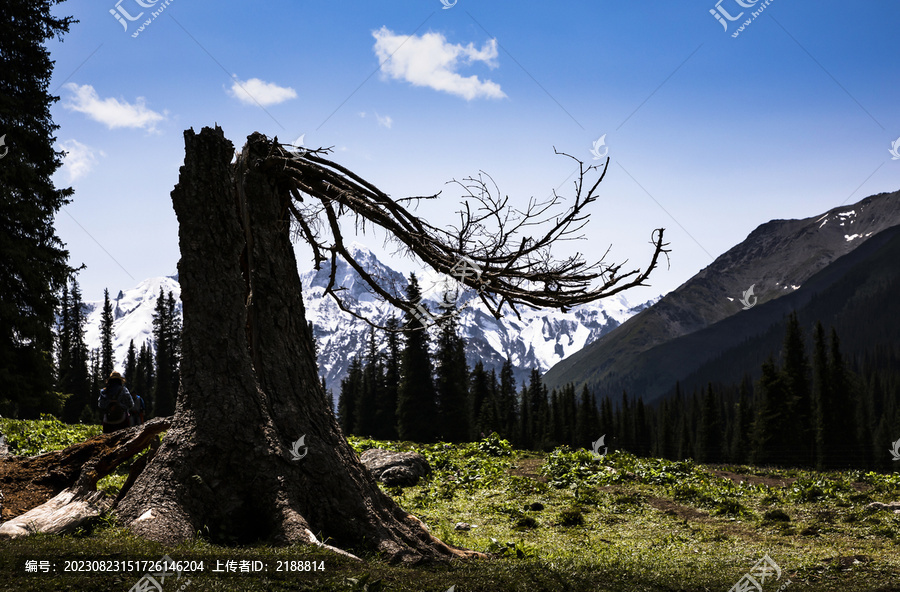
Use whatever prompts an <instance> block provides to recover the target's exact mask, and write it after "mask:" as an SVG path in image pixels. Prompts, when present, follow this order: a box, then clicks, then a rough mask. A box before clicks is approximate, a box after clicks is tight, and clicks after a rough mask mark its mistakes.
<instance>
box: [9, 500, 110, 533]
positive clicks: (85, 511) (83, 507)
mask: <svg viewBox="0 0 900 592" xmlns="http://www.w3.org/2000/svg"><path fill="white" fill-rule="evenodd" d="M112 504H113V500H112V499H111V498H109V497H107V496H106V495H105V494H104V493H103V492H102V491H96V490H95V491H87V492H78V491H76V490H75V489H74V488H69V489H64V490H63V491H62V492H60V493H59V495H57V496H55V497H53V498H51V499H50V500H49V501H47V502H45V503H43V504H41V505H40V506H38V507H36V508H32V509H31V510H29V511H27V512H25V513H24V514H22V515H21V516H17V517H15V518H13V519H12V520H9V521H7V522H4V523H3V524H0V539H15V538H19V537H22V536H27V535H29V534H34V533H36V532H46V533H49V534H59V533H62V532H67V531H70V530H74V529H75V528H78V527H79V526H80V525H81V524H83V523H84V522H85V521H86V520H88V519H90V518H93V517H95V516H99V515H100V514H102V513H103V512H105V511H106V510H108V509H109V508H110V507H112Z"/></svg>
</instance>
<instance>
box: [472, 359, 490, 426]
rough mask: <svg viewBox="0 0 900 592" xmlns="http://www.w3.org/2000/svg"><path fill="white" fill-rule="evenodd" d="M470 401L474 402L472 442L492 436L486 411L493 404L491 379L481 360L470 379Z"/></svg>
mask: <svg viewBox="0 0 900 592" xmlns="http://www.w3.org/2000/svg"><path fill="white" fill-rule="evenodd" d="M469 393H470V394H469V399H470V400H471V402H472V416H471V420H470V425H471V433H470V437H471V439H472V440H478V439H480V438H482V437H484V435H487V434H490V433H491V430H492V426H491V425H485V424H486V422H487V418H486V414H485V410H486V408H487V407H488V406H490V405H492V404H493V401H492V400H491V391H490V378H489V377H488V373H487V372H485V370H484V363H482V362H481V360H479V361H478V362H476V363H475V368H474V369H473V370H472V374H471V376H470V377H469Z"/></svg>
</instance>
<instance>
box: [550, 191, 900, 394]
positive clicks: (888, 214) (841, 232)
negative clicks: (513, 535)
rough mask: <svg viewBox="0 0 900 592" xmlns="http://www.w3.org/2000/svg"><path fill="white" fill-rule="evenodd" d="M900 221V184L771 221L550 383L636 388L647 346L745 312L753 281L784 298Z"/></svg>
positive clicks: (765, 293) (768, 294) (764, 295)
mask: <svg viewBox="0 0 900 592" xmlns="http://www.w3.org/2000/svg"><path fill="white" fill-rule="evenodd" d="M898 224H900V191H898V192H894V193H883V194H879V195H874V196H871V197H868V198H866V199H864V200H862V201H860V202H858V203H856V204H853V205H849V206H842V207H838V208H833V209H832V210H829V211H828V212H826V213H825V214H822V215H819V216H815V217H810V218H806V219H804V220H773V221H771V222H767V223H766V224H763V225H761V226H759V227H758V228H757V229H756V230H754V231H753V232H751V233H750V235H749V236H748V237H747V238H746V239H745V240H744V241H743V242H741V243H740V244H738V245H737V246H735V247H733V248H732V249H730V250H729V251H727V252H726V253H724V254H722V255H721V256H720V257H718V258H717V259H716V260H715V261H714V262H713V263H712V264H710V265H709V266H708V267H707V268H705V269H703V270H702V271H700V272H699V273H698V274H697V275H695V276H694V277H693V278H691V279H690V280H688V281H687V282H685V283H684V284H683V285H682V286H680V287H679V288H677V289H676V290H674V291H673V292H671V293H669V294H667V295H666V296H665V297H663V298H662V299H661V300H660V301H659V302H657V303H656V304H655V305H653V306H651V307H650V308H648V309H646V310H644V311H643V312H641V313H640V314H638V315H636V316H634V317H632V318H631V319H629V320H628V321H627V322H625V323H624V324H623V325H622V326H621V327H619V328H617V329H616V330H614V331H612V332H611V333H609V334H607V335H605V336H604V337H602V338H600V339H599V340H597V341H596V342H594V343H592V344H591V345H589V346H587V347H585V348H584V349H582V350H581V351H579V352H578V353H576V354H574V355H572V356H570V357H569V358H567V359H565V360H563V361H562V362H560V363H559V364H557V365H556V366H554V367H553V368H551V369H550V371H549V372H548V373H547V374H546V376H545V377H544V380H545V384H547V385H548V387H550V388H553V387H558V386H561V385H563V384H566V383H569V382H572V383H575V384H576V385H577V386H578V387H579V388H580V387H581V385H584V384H586V385H588V386H589V387H590V388H592V389H598V388H600V387H603V390H604V391H607V390H612V389H616V390H617V391H619V392H621V389H623V388H624V389H627V390H628V391H629V392H632V391H634V387H633V383H634V381H635V380H639V381H647V378H646V377H644V376H642V374H644V373H645V372H646V369H642V370H641V374H640V375H639V374H637V373H636V372H637V369H638V361H639V357H640V354H641V353H642V352H646V351H648V350H650V349H652V348H653V347H655V346H658V345H661V344H663V343H665V342H667V341H669V340H672V339H675V338H678V337H682V336H685V335H690V334H692V333H695V332H697V331H699V330H701V329H704V328H705V327H708V326H710V325H712V324H714V323H717V322H719V321H722V320H723V319H726V318H728V317H731V316H732V315H735V314H736V313H739V312H741V311H742V305H741V304H740V302H739V301H738V298H740V296H741V295H742V293H743V292H744V291H745V290H747V289H748V288H749V287H750V286H751V285H754V286H755V288H754V291H755V294H756V296H757V297H758V299H759V300H758V304H757V306H760V305H763V304H765V303H767V302H769V301H776V300H779V299H781V298H783V297H785V296H787V295H789V294H791V292H793V290H794V288H795V287H799V286H802V285H803V284H804V283H805V282H806V281H807V280H808V279H809V278H810V277H812V276H813V275H814V274H816V273H817V272H819V271H820V270H822V269H824V268H825V267H827V266H828V265H829V264H831V263H832V262H834V261H835V260H836V259H838V258H839V257H841V256H843V255H846V254H847V253H850V252H851V251H853V250H855V249H857V248H858V247H860V245H863V244H865V243H866V242H867V240H869V239H870V238H871V237H872V236H874V235H876V234H878V233H880V232H881V231H883V230H886V229H887V228H890V227H892V226H896V225H898ZM650 378H651V380H652V377H650ZM645 384H647V383H646V382H645ZM657 388H662V384H661V383H660V385H659V386H658V387H657Z"/></svg>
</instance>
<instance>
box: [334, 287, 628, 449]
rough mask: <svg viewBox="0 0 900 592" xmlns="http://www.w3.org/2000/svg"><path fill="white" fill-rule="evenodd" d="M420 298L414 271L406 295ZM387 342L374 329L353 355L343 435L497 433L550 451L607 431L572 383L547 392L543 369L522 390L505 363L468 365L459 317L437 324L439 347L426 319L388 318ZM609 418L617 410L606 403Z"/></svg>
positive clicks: (343, 401) (342, 409)
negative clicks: (489, 366) (358, 354)
mask: <svg viewBox="0 0 900 592" xmlns="http://www.w3.org/2000/svg"><path fill="white" fill-rule="evenodd" d="M406 297H407V299H409V301H410V302H418V301H419V300H420V298H421V292H420V288H419V284H418V280H417V279H416V277H415V275H413V276H412V277H411V278H410V282H409V285H408V288H407V293H406ZM388 328H389V329H391V331H388V332H387V333H386V335H385V337H384V339H385V342H384V344H383V347H379V344H378V343H377V341H376V335H375V332H374V331H370V332H369V335H368V339H367V343H366V353H365V355H364V356H362V357H356V358H354V359H353V360H352V361H351V363H350V367H349V370H348V373H347V376H346V377H345V378H344V379H343V380H342V381H341V388H340V396H339V398H338V419H339V422H340V424H341V428H342V429H343V431H344V433H348V434H357V435H363V436H370V437H373V438H380V439H401V440H412V441H416V442H436V441H445V442H463V441H469V440H473V439H477V438H480V437H481V436H482V435H487V434H490V433H492V432H496V433H498V434H499V435H500V436H502V437H504V438H507V439H509V440H511V441H512V442H514V443H515V444H516V445H517V446H519V447H520V448H531V449H549V448H553V447H554V446H557V445H560V444H568V445H571V446H578V447H589V446H590V443H591V441H593V440H596V439H597V438H598V437H599V436H600V435H601V433H600V432H599V429H600V423H601V421H600V417H601V412H599V411H598V407H597V402H596V401H595V400H594V398H593V397H592V396H591V395H590V394H589V393H588V391H587V389H584V390H583V391H582V392H581V394H580V395H576V392H575V389H574V387H567V388H564V389H562V390H561V391H560V392H557V391H553V393H548V392H547V389H546V387H545V386H544V385H543V384H542V382H541V375H540V372H539V371H538V370H532V372H531V376H530V380H529V382H528V384H525V383H523V384H522V385H521V387H519V388H518V389H517V385H516V383H515V379H514V378H513V366H512V362H511V361H510V360H508V359H507V360H506V362H505V363H504V365H503V367H502V368H501V370H500V375H499V376H498V375H497V372H496V371H494V370H491V371H490V372H488V371H486V370H485V368H484V365H483V364H482V363H481V362H478V363H477V364H476V365H475V367H474V368H473V369H470V368H469V366H468V364H467V363H466V357H465V345H466V344H465V340H464V339H463V338H462V337H461V336H460V334H459V326H458V325H457V322H456V318H455V317H453V316H450V317H448V318H446V319H444V320H443V321H442V322H441V324H440V325H439V326H438V327H437V336H436V339H435V343H434V347H433V352H432V345H431V343H430V339H431V337H430V335H429V332H428V331H426V330H424V325H423V324H422V321H421V319H419V318H416V317H415V316H412V315H406V316H405V318H404V325H403V330H402V331H399V329H400V323H399V321H398V320H397V319H391V320H390V321H389V325H388ZM605 412H606V413H607V414H608V415H607V419H609V418H611V407H610V406H609V405H607V407H606V411H605Z"/></svg>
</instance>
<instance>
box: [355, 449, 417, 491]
mask: <svg viewBox="0 0 900 592" xmlns="http://www.w3.org/2000/svg"><path fill="white" fill-rule="evenodd" d="M359 460H361V461H362V463H363V464H364V465H365V466H366V468H367V469H369V471H370V472H371V473H372V476H373V477H375V478H376V479H377V480H379V481H381V482H382V483H384V484H385V485H388V486H391V487H394V486H399V487H412V486H413V485H415V484H416V483H418V482H419V479H420V478H422V477H424V476H425V475H427V474H429V473H430V472H431V466H429V464H428V461H427V460H425V457H424V456H422V455H421V454H419V453H417V452H391V451H390V450H381V449H380V448H371V449H369V450H366V451H365V452H363V453H362V456H360V457H359Z"/></svg>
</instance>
